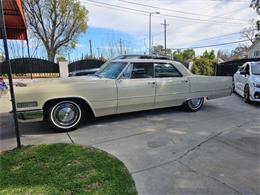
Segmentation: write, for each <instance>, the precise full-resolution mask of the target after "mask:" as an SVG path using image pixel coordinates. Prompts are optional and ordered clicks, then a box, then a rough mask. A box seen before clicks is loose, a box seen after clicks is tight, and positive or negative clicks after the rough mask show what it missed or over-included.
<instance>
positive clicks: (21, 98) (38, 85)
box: [15, 59, 232, 131]
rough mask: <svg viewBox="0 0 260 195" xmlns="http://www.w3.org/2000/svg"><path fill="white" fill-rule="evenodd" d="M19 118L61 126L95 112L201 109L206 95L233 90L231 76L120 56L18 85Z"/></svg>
mask: <svg viewBox="0 0 260 195" xmlns="http://www.w3.org/2000/svg"><path fill="white" fill-rule="evenodd" d="M15 92H16V100H17V110H18V113H19V118H20V120H26V119H36V117H40V119H44V120H46V121H48V122H49V123H50V124H51V125H52V126H53V127H55V128H56V129H57V130H59V131H69V130H73V129H76V128H77V127H78V125H79V124H80V122H81V121H84V119H86V118H88V117H91V116H94V117H100V116H105V115H112V114H120V113H126V112H134V111H140V110H148V109H156V108H163V107H173V106H180V105H183V107H184V108H185V109H186V110H187V111H192V112H194V111H198V110H199V109H200V108H201V107H202V105H203V102H204V98H207V99H215V98H220V97H224V96H229V95H231V93H232V77H215V76H212V77H211V76H198V75H193V74H192V73H191V72H190V71H189V70H188V69H186V68H185V67H184V66H183V65H182V64H181V63H179V62H175V61H170V60H158V59H118V60H112V61H109V62H107V63H105V64H104V65H103V66H102V67H101V68H100V70H99V71H98V72H96V73H95V74H94V75H91V76H82V77H72V78H63V79H50V80H45V81H43V82H34V83H30V84H27V85H22V87H16V89H15Z"/></svg>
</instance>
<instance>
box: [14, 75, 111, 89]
mask: <svg viewBox="0 0 260 195" xmlns="http://www.w3.org/2000/svg"><path fill="white" fill-rule="evenodd" d="M108 80H112V79H106V78H99V77H96V76H79V77H68V78H52V79H40V80H32V81H30V82H27V83H24V82H20V83H17V84H16V87H34V86H37V87H41V86H52V85H57V84H71V83H77V82H86V84H87V83H95V82H100V81H108Z"/></svg>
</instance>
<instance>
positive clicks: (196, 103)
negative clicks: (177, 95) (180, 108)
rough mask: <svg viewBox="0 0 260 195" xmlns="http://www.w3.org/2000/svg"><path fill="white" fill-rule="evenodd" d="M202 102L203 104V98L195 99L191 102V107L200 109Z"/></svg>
mask: <svg viewBox="0 0 260 195" xmlns="http://www.w3.org/2000/svg"><path fill="white" fill-rule="evenodd" d="M201 102H202V100H201V98H195V99H191V100H190V101H189V103H190V106H191V107H192V108H197V107H199V106H200V104H201Z"/></svg>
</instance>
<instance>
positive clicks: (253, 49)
mask: <svg viewBox="0 0 260 195" xmlns="http://www.w3.org/2000/svg"><path fill="white" fill-rule="evenodd" d="M248 58H260V39H258V40H256V41H255V42H254V43H253V44H252V45H251V46H250V47H249V52H248Z"/></svg>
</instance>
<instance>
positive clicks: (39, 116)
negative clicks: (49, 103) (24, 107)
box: [17, 110, 43, 122]
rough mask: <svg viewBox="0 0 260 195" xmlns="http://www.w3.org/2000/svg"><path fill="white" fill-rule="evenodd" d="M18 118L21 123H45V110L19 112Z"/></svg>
mask: <svg viewBox="0 0 260 195" xmlns="http://www.w3.org/2000/svg"><path fill="white" fill-rule="evenodd" d="M17 118H18V120H19V122H37V121H43V110H28V111H18V112H17Z"/></svg>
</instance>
